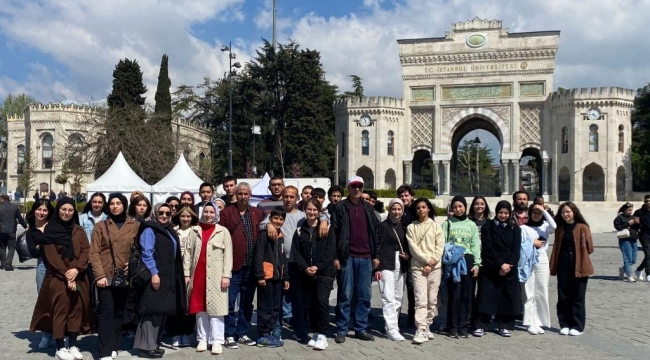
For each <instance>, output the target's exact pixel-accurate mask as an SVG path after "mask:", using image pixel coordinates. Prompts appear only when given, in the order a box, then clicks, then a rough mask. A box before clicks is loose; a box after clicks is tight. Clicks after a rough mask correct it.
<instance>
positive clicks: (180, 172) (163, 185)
mask: <svg viewBox="0 0 650 360" xmlns="http://www.w3.org/2000/svg"><path fill="white" fill-rule="evenodd" d="M202 183H203V180H201V178H199V177H198V176H197V175H196V174H195V173H194V170H192V168H191V167H190V165H189V164H188V163H187V161H186V160H185V156H183V155H182V154H181V157H180V158H179V159H178V161H177V162H176V165H174V168H172V170H171V171H170V172H169V174H167V175H166V176H165V177H164V178H162V179H161V180H160V181H158V182H157V183H156V184H155V185H153V186H152V187H151V189H152V191H153V193H154V203H157V202H160V201H164V200H165V199H166V198H167V197H169V196H172V195H173V196H179V195H180V193H182V192H183V191H191V192H192V193H193V194H195V197H194V199H199V197H198V191H199V187H200V186H201V184H202Z"/></svg>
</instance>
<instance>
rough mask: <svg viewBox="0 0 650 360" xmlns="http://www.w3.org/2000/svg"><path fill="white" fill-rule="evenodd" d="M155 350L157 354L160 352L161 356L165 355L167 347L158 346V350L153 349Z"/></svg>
mask: <svg viewBox="0 0 650 360" xmlns="http://www.w3.org/2000/svg"><path fill="white" fill-rule="evenodd" d="M153 352H154V353H156V354H160V355H161V356H162V355H165V349H161V348H158V349H156V350H153Z"/></svg>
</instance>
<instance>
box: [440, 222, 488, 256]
mask: <svg viewBox="0 0 650 360" xmlns="http://www.w3.org/2000/svg"><path fill="white" fill-rule="evenodd" d="M442 234H443V235H444V237H445V242H446V243H452V244H455V245H460V246H462V247H464V248H465V254H468V255H472V256H473V257H474V265H475V266H478V267H481V240H480V238H479V235H478V230H477V229H476V224H474V222H473V221H472V220H470V219H469V218H467V217H466V218H465V219H464V220H459V219H457V218H455V217H450V218H449V219H448V220H447V221H445V222H444V223H443V224H442Z"/></svg>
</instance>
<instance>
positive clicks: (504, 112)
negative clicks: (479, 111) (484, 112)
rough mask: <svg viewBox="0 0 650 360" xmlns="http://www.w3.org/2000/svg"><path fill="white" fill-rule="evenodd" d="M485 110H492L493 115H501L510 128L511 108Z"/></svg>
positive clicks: (487, 107) (493, 107)
mask: <svg viewBox="0 0 650 360" xmlns="http://www.w3.org/2000/svg"><path fill="white" fill-rule="evenodd" d="M485 108H486V109H490V110H491V111H492V112H493V113H495V114H497V115H499V117H500V118H501V120H503V122H504V123H505V124H506V126H507V127H510V112H511V111H510V106H486V107H485Z"/></svg>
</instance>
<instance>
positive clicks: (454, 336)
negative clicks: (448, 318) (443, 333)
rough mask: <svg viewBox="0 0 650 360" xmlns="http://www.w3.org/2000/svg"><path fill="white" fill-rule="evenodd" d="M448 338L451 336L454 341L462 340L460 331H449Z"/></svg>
mask: <svg viewBox="0 0 650 360" xmlns="http://www.w3.org/2000/svg"><path fill="white" fill-rule="evenodd" d="M447 336H449V337H450V338H452V339H460V337H459V336H458V330H456V329H452V330H449V333H448V334H447Z"/></svg>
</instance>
